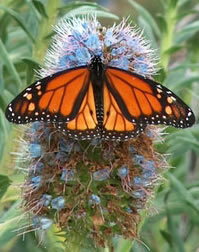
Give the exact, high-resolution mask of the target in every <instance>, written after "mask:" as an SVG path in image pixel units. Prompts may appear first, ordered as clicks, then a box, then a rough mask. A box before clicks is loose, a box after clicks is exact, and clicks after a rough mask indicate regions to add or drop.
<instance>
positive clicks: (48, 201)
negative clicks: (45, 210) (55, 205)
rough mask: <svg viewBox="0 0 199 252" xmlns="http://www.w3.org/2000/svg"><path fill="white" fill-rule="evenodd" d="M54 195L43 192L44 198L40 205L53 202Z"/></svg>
mask: <svg viewBox="0 0 199 252" xmlns="http://www.w3.org/2000/svg"><path fill="white" fill-rule="evenodd" d="M51 199H52V196H51V195H49V194H43V195H42V198H41V199H40V205H43V206H48V205H49V204H50V202H51Z"/></svg>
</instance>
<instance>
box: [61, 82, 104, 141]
mask: <svg viewBox="0 0 199 252" xmlns="http://www.w3.org/2000/svg"><path fill="white" fill-rule="evenodd" d="M57 128H58V129H62V130H63V131H64V132H65V133H66V134H67V135H68V136H69V137H73V138H76V139H91V138H98V137H100V133H99V128H98V127H97V117H96V107H95V101H94V94H93V87H92V83H91V82H90V83H89V87H88V91H87V92H86V94H85V96H84V99H83V101H82V104H81V106H80V108H79V110H78V113H77V115H76V117H75V118H74V119H73V120H71V121H70V122H68V123H62V122H59V123H57Z"/></svg>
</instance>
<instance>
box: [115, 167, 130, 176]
mask: <svg viewBox="0 0 199 252" xmlns="http://www.w3.org/2000/svg"><path fill="white" fill-rule="evenodd" d="M128 173H129V170H128V166H127V165H123V166H122V167H120V168H119V169H118V170H117V175H118V176H119V177H120V178H121V179H124V178H125V177H126V176H127V175H128Z"/></svg>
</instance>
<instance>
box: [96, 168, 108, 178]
mask: <svg viewBox="0 0 199 252" xmlns="http://www.w3.org/2000/svg"><path fill="white" fill-rule="evenodd" d="M109 174H110V171H109V170H107V169H101V170H98V171H96V172H94V173H93V179H94V180H96V181H103V180H106V179H107V178H109Z"/></svg>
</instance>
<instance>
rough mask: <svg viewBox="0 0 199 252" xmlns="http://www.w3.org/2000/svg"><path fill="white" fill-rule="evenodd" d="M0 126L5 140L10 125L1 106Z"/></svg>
mask: <svg viewBox="0 0 199 252" xmlns="http://www.w3.org/2000/svg"><path fill="white" fill-rule="evenodd" d="M0 126H1V129H2V131H3V133H4V137H5V139H6V140H7V138H8V134H9V129H10V125H9V123H8V121H7V119H6V118H5V114H4V112H3V111H2V109H1V108H0ZM0 185H1V184H0Z"/></svg>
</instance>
